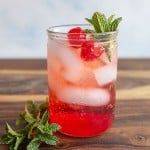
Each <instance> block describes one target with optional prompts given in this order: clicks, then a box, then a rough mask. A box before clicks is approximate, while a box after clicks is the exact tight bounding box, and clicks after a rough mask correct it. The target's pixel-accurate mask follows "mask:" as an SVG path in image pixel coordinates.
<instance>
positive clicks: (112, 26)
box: [84, 12, 122, 62]
mask: <svg viewBox="0 0 150 150" xmlns="http://www.w3.org/2000/svg"><path fill="white" fill-rule="evenodd" d="M85 19H86V20H87V21H88V22H89V23H90V24H91V25H92V26H93V27H94V29H93V30H92V29H85V30H84V32H85V33H90V34H92V35H93V38H95V39H97V40H99V38H100V37H99V35H96V34H95V33H106V32H114V31H117V29H118V25H119V23H120V22H121V21H122V17H119V18H115V15H111V16H110V17H108V18H107V17H106V16H105V15H104V14H103V13H100V12H95V13H94V14H93V16H92V18H91V19H89V18H85ZM103 37H105V38H106V39H107V41H105V40H104V42H107V43H105V44H104V45H103V47H104V50H105V52H106V55H107V57H108V60H109V61H110V62H111V56H112V54H113V51H112V50H113V48H112V46H115V44H116V43H115V41H114V40H112V38H113V37H112V36H111V34H110V35H109V34H108V35H107V34H106V35H105V34H104V35H103ZM101 38H102V37H101ZM105 38H104V39H105Z"/></svg>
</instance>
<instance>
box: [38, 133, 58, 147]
mask: <svg viewBox="0 0 150 150" xmlns="http://www.w3.org/2000/svg"><path fill="white" fill-rule="evenodd" d="M38 138H39V139H40V141H42V142H43V143H46V144H49V145H57V143H58V138H57V137H55V136H50V135H49V134H40V135H39V136H38Z"/></svg>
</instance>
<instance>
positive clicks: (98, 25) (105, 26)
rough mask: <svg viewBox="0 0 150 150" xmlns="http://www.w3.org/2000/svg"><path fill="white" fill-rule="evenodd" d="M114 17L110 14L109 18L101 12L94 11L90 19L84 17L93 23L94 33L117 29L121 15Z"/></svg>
mask: <svg viewBox="0 0 150 150" xmlns="http://www.w3.org/2000/svg"><path fill="white" fill-rule="evenodd" d="M114 17H115V16H114V15H111V16H110V17H109V18H107V17H106V16H105V15H104V14H103V13H100V12H95V13H94V14H93V16H92V18H91V19H89V18H85V19H86V20H87V21H88V22H89V23H90V24H92V25H93V27H94V30H95V32H96V33H104V32H113V31H116V30H117V28H118V25H119V23H120V22H121V20H122V17H119V18H114Z"/></svg>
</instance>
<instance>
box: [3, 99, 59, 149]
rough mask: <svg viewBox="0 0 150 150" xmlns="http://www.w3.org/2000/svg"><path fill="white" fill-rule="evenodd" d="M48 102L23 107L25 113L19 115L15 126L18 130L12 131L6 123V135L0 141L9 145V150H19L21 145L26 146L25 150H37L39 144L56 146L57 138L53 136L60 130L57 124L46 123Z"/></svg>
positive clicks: (30, 102) (31, 103)
mask: <svg viewBox="0 0 150 150" xmlns="http://www.w3.org/2000/svg"><path fill="white" fill-rule="evenodd" d="M47 107H48V102H47V101H46V102H45V103H43V104H41V105H40V106H39V107H37V106H36V105H35V104H34V103H33V102H32V101H29V102H28V103H27V104H26V106H25V111H24V112H23V113H21V114H20V115H19V118H18V119H17V120H16V125H20V124H21V125H22V126H20V129H19V130H13V129H12V127H11V126H10V125H9V124H8V123H6V133H5V134H4V135H3V136H2V138H1V139H0V141H1V142H2V143H3V144H9V149H10V150H18V149H21V145H22V144H26V145H27V150H38V149H39V146H40V145H41V143H45V144H48V145H56V144H57V143H58V138H57V137H56V136H54V135H53V134H54V133H55V132H56V131H58V130H59V129H60V126H59V125H58V124H54V123H49V122H48V111H47Z"/></svg>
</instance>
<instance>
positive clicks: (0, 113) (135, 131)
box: [0, 100, 150, 150]
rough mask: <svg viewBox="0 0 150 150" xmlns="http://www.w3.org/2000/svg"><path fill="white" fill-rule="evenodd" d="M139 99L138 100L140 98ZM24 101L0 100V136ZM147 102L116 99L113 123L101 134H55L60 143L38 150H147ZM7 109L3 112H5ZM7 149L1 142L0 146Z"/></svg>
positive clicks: (149, 141)
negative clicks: (80, 135) (82, 136)
mask: <svg viewBox="0 0 150 150" xmlns="http://www.w3.org/2000/svg"><path fill="white" fill-rule="evenodd" d="M140 101H141V100H140ZM24 104H25V103H24V102H13V103H12V102H10V103H9V105H8V103H7V102H1V104H0V135H1V134H3V132H4V124H5V122H6V121H8V122H9V123H10V124H11V125H13V126H14V125H15V124H14V121H15V118H17V116H18V113H19V112H20V111H22V110H23V109H24ZM149 106H150V101H146V100H142V101H141V103H139V100H135V101H127V100H125V101H124V100H122V101H117V106H116V117H115V121H114V124H113V126H112V127H111V129H109V130H108V131H107V132H106V133H105V134H102V135H100V136H96V137H92V138H72V137H68V136H65V135H62V134H57V136H58V137H59V139H60V143H59V145H58V146H56V147H53V148H52V147H51V148H49V147H47V146H46V145H42V148H41V149H40V150H48V149H51V150H57V149H61V150H82V149H86V150H99V149H100V150H101V149H102V150H149V148H150V130H149V125H150V124H149V123H150V109H149ZM6 109H7V113H6ZM2 148H3V150H7V149H8V148H7V147H6V146H4V145H0V149H2Z"/></svg>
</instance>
